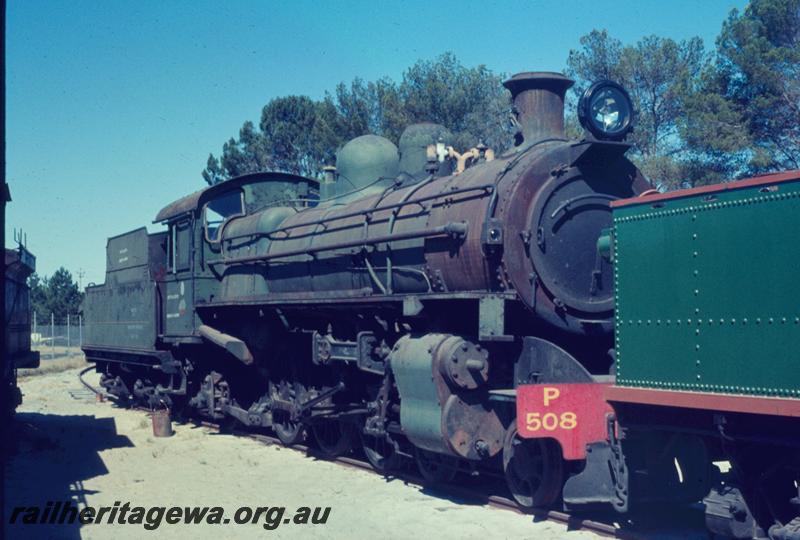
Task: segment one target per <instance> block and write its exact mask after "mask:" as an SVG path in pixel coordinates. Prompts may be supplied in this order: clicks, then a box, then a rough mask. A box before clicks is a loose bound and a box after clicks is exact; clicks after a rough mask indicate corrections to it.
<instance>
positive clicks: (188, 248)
mask: <svg viewBox="0 0 800 540" xmlns="http://www.w3.org/2000/svg"><path fill="white" fill-rule="evenodd" d="M191 257H192V229H191V223H190V222H189V221H188V220H186V221H181V222H179V223H174V224H172V225H170V228H169V242H168V249H167V264H168V267H169V270H170V272H173V273H175V272H180V271H181V270H188V269H189V267H190V266H191Z"/></svg>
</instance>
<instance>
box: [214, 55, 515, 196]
mask: <svg viewBox="0 0 800 540" xmlns="http://www.w3.org/2000/svg"><path fill="white" fill-rule="evenodd" d="M501 82H502V76H501V75H499V74H495V73H493V72H492V71H491V70H490V69H488V68H487V67H486V66H477V67H474V68H468V67H466V66H464V65H463V64H461V62H459V61H458V59H457V58H456V57H455V56H454V55H453V54H450V53H446V54H443V55H441V56H439V57H437V58H436V59H435V60H431V61H422V60H421V61H419V62H417V63H416V64H414V65H413V66H411V67H410V68H409V69H408V70H407V71H406V72H405V73H404V74H403V77H402V79H401V81H400V82H395V81H393V80H392V79H389V78H381V79H378V80H376V81H364V80H363V79H358V78H357V79H355V80H353V81H352V82H351V83H350V84H345V83H340V84H339V85H337V86H336V88H335V89H334V90H333V92H332V93H328V94H326V95H325V97H324V98H323V99H322V100H313V99H311V98H309V97H306V96H286V97H279V98H274V99H272V100H270V102H269V103H267V104H266V105H265V106H264V108H263V110H262V112H261V120H260V122H259V124H258V127H256V126H255V125H254V124H253V123H252V122H245V123H244V125H243V126H242V128H241V129H240V130H239V136H238V138H231V139H230V140H229V141H228V142H226V143H225V144H224V145H223V147H222V154H221V155H220V156H219V157H218V158H217V157H215V156H214V155H210V156H209V158H208V162H207V164H206V168H205V170H204V171H203V178H204V179H205V180H206V182H208V183H210V184H214V183H217V182H220V181H222V180H225V179H227V178H231V177H234V176H237V175H240V174H244V173H248V172H255V171H263V170H280V171H286V172H292V173H296V174H302V175H305V176H312V177H313V176H318V175H319V173H320V170H321V168H322V166H323V165H327V164H333V163H334V161H335V154H336V150H337V148H338V147H340V146H341V145H343V144H344V143H345V142H347V141H348V140H350V139H352V138H354V137H358V136H359V135H364V134H367V133H374V134H377V135H382V136H384V137H387V138H389V139H390V140H392V141H393V142H395V143H397V142H398V139H399V138H400V134H401V133H402V131H403V129H405V127H406V126H407V125H409V124H412V123H415V122H437V123H440V124H443V125H444V126H446V127H447V128H448V129H450V130H451V131H452V132H453V134H454V136H455V141H454V145H455V146H457V147H458V148H460V149H465V148H469V147H471V146H474V145H476V144H478V143H479V142H484V143H485V144H487V145H489V146H491V147H493V148H495V149H497V150H503V149H505V148H507V147H508V146H509V144H510V142H511V136H510V130H509V128H508V122H507V113H508V108H509V105H508V94H507V92H506V90H505V89H504V88H503V87H502V84H501Z"/></svg>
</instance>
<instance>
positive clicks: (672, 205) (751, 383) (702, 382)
mask: <svg viewBox="0 0 800 540" xmlns="http://www.w3.org/2000/svg"><path fill="white" fill-rule="evenodd" d="M798 232H800V181H792V182H783V183H779V184H774V185H771V186H769V187H765V186H757V187H748V188H741V189H734V190H730V191H721V192H716V193H712V194H707V193H706V194H696V195H690V196H686V197H682V198H677V199H670V200H663V201H659V202H657V203H649V204H637V205H630V206H623V207H619V208H616V209H614V228H613V239H614V243H613V251H614V268H615V280H614V283H615V287H616V295H615V299H616V321H615V324H616V333H615V339H616V346H615V349H616V370H617V384H619V385H620V386H635V387H646V388H657V389H670V390H691V391H704V392H718V393H734V394H752V395H759V396H783V397H798V396H800V362H798V358H799V357H800V279H798V271H800V242H799V241H798Z"/></svg>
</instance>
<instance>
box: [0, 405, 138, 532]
mask: <svg viewBox="0 0 800 540" xmlns="http://www.w3.org/2000/svg"><path fill="white" fill-rule="evenodd" d="M7 433H9V434H13V437H12V438H10V439H9V440H7V441H6V442H5V451H6V453H7V454H6V459H5V460H4V466H5V500H4V511H5V515H4V518H5V536H6V538H64V539H72V538H80V537H81V534H80V527H81V525H80V523H79V522H78V520H75V522H74V523H72V524H69V523H64V524H49V523H47V524H40V523H37V524H25V523H22V522H23V520H24V518H25V517H26V516H27V519H28V520H31V519H32V518H33V513H32V512H28V510H27V507H33V506H36V507H39V520H41V516H42V513H43V511H44V509H45V508H46V506H47V503H48V502H52V503H54V504H55V503H57V502H59V501H60V502H61V503H62V506H63V505H65V504H66V502H67V501H70V502H71V504H72V506H74V507H83V506H85V504H86V496H87V495H91V494H92V493H95V492H94V491H87V490H85V489H84V487H83V482H84V481H85V480H88V479H90V478H94V477H96V476H102V475H104V474H108V472H109V471H108V469H107V468H106V466H105V464H104V463H103V460H102V459H101V458H100V455H99V452H101V451H103V450H108V449H111V448H121V447H132V446H133V443H132V442H131V440H130V439H129V438H128V437H126V436H124V435H120V434H118V433H117V426H116V423H115V420H114V419H113V418H95V417H94V416H88V415H86V416H83V415H80V416H78V415H76V416H64V415H58V414H40V413H17V415H16V417H15V419H14V420H13V421H12V425H11V426H10V429H9V430H8V432H7ZM16 507H26V510H25V511H23V512H20V511H18V512H17V518H16V523H14V524H10V523H9V520H10V519H12V517H13V514H14V509H15V508H16ZM51 513H52V512H51ZM68 514H69V513H67V514H66V515H65V521H66V520H68V518H69V516H68ZM60 517H61V516H60V515H59V516H57V517H56V519H58V518H60ZM39 520H37V521H39ZM48 521H49V520H48Z"/></svg>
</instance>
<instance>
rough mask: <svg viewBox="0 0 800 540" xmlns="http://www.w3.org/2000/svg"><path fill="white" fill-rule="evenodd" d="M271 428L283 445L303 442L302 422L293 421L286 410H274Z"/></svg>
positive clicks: (303, 430)
mask: <svg viewBox="0 0 800 540" xmlns="http://www.w3.org/2000/svg"><path fill="white" fill-rule="evenodd" d="M272 428H273V429H274V430H275V435H277V436H278V439H279V440H280V441H281V443H283V445H284V446H292V445H295V444H298V443H301V442H303V439H304V438H305V429H304V426H303V424H302V422H295V421H293V420H292V419H291V415H290V414H289V412H287V411H276V412H274V413H273V415H272Z"/></svg>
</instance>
